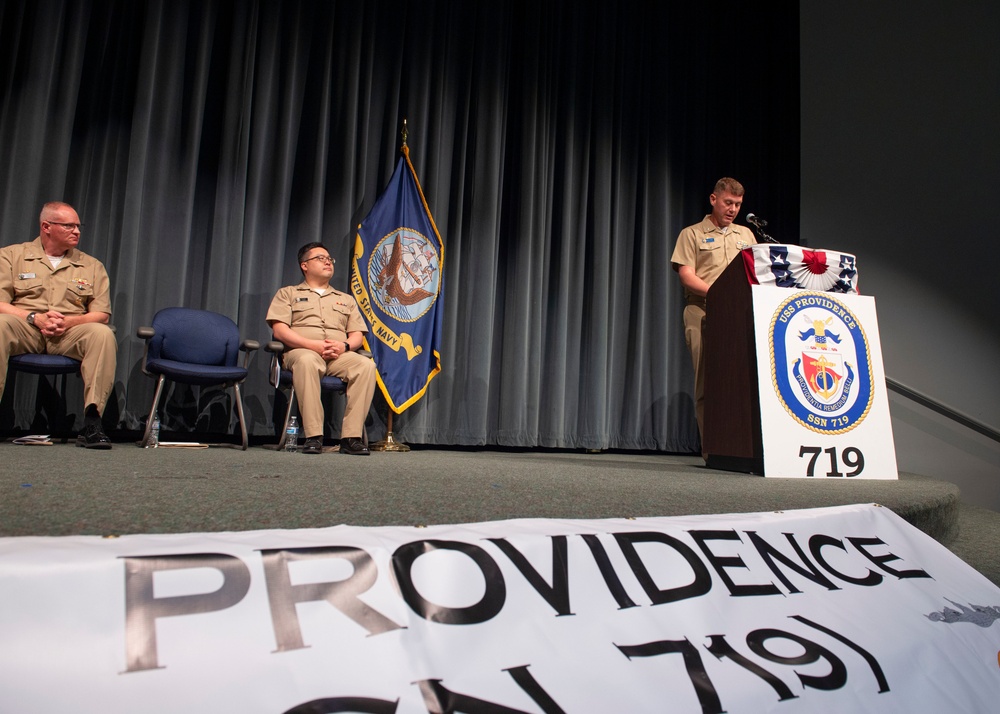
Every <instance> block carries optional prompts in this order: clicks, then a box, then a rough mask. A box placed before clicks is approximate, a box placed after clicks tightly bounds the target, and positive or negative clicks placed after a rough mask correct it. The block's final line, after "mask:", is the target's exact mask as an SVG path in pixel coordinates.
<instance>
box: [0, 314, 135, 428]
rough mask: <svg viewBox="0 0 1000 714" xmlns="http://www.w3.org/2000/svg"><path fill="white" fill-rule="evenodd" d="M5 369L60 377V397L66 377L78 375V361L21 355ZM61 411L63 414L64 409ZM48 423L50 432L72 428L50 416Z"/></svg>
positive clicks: (69, 358)
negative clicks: (58, 422) (57, 422)
mask: <svg viewBox="0 0 1000 714" xmlns="http://www.w3.org/2000/svg"><path fill="white" fill-rule="evenodd" d="M111 330H112V332H113V331H114V330H115V327H114V325H111ZM7 368H8V369H12V370H14V371H15V372H24V373H26V374H37V375H39V376H43V377H61V378H62V379H60V380H59V382H60V383H61V386H60V387H58V389H57V391H58V392H59V394H60V395H65V393H66V377H67V376H68V375H70V374H80V360H78V359H73V358H72V357H67V356H65V355H50V354H22V355H13V356H12V357H11V358H10V359H9V360H8V362H7ZM63 399H65V397H63ZM63 411H64V412H65V411H66V409H65V408H64V409H63ZM63 416H65V414H63ZM48 421H49V430H50V431H58V430H61V429H64V430H65V431H67V432H68V431H69V430H70V429H71V428H72V426H73V425H72V424H69V423H67V424H66V425H65V426H63V425H60V424H54V423H53V421H54V420H53V417H52V415H49V418H48Z"/></svg>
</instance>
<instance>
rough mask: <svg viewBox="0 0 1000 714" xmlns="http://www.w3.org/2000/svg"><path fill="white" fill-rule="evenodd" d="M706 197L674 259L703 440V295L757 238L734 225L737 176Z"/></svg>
mask: <svg viewBox="0 0 1000 714" xmlns="http://www.w3.org/2000/svg"><path fill="white" fill-rule="evenodd" d="M708 202H709V203H710V204H712V212H711V213H710V214H708V215H707V216H705V218H704V219H702V221H701V223H696V224H695V225H693V226H688V227H687V228H685V229H684V230H682V231H681V233H680V235H679V236H677V244H676V245H675V246H674V254H673V255H672V256H671V258H670V263H671V265H673V267H674V270H676V271H677V274H678V275H679V276H680V279H681V284H682V285H683V286H684V301H685V305H684V341H685V342H687V346H688V349H689V350H690V351H691V360H692V362H694V406H695V416H696V418H697V419H698V435H699V436H700V437H701V438H702V440H704V438H705V433H704V426H705V424H704V418H705V370H704V366H705V358H704V354H703V353H702V346H701V335H702V332H703V331H704V329H705V295H706V293H708V289H709V288H710V287H711V286H712V283H714V282H715V281H716V279H717V278H718V277H719V276H720V275H722V272H723V271H724V270H725V269H726V267H727V266H728V265H729V263H730V262H731V261H732V260H733V258H735V257H736V256H737V255H738V254H739V252H740V251H741V250H743V249H744V248H746V247H748V246H751V245H754V244H755V243H756V242H757V241H756V240H754V237H753V232H752V231H751V230H750V229H749V228H746V227H744V226H737V225H733V221H734V220H735V219H736V216H737V215H739V212H740V207H741V206H742V205H743V186H742V184H740V182H739V181H737V180H736V179H731V178H721V179H719V180H718V181H716V182H715V189H714V190H713V191H712V194H711V195H710V196H709V197H708ZM703 450H704V449H703ZM703 455H704V454H703Z"/></svg>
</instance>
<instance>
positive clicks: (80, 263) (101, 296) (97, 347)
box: [0, 201, 118, 449]
mask: <svg viewBox="0 0 1000 714" xmlns="http://www.w3.org/2000/svg"><path fill="white" fill-rule="evenodd" d="M39 223H40V232H39V235H38V237H37V238H35V240H33V241H30V242H28V243H20V244H17V245H9V246H6V247H5V248H0V395H2V394H3V388H4V382H5V380H6V378H7V362H8V360H9V359H10V357H11V356H12V355H19V354H28V353H34V354H42V353H48V354H53V355H65V356H67V357H72V358H73V359H78V360H80V362H81V364H80V375H81V376H82V377H83V388H84V406H85V411H84V425H83V431H81V432H80V435H79V436H78V437H77V442H76V443H77V446H83V447H86V448H88V449H110V448H111V440H110V439H108V437H107V436H106V435H105V434H104V429H103V428H102V427H101V413H102V412H103V411H104V406H105V403H106V402H107V401H108V395H110V394H111V388H112V386H114V380H115V367H116V365H117V353H118V344H117V342H116V341H115V335H114V332H113V331H112V330H111V328H110V327H108V321H109V320H110V319H111V286H110V281H109V280H108V273H107V271H106V270H105V269H104V265H103V264H102V263H101V261H99V260H97V259H96V258H93V257H91V256H89V255H87V254H86V253H84V252H83V251H81V250H80V249H79V248H77V244H78V243H79V242H80V228H81V226H82V224H81V223H80V217H79V216H78V215H77V213H76V211H75V210H74V209H73V207H72V206H70V205H69V204H66V203H62V202H60V201H55V202H51V203H46V204H45V205H44V206H43V207H42V213H41V216H40V217H39Z"/></svg>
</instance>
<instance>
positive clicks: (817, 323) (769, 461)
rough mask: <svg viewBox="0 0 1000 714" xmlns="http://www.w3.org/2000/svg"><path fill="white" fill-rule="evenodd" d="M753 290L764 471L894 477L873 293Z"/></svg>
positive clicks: (800, 475)
mask: <svg viewBox="0 0 1000 714" xmlns="http://www.w3.org/2000/svg"><path fill="white" fill-rule="evenodd" d="M751 296H752V302H753V319H754V333H755V337H756V339H755V345H756V351H757V385H758V389H759V395H760V425H761V443H762V447H763V452H764V453H763V457H764V475H765V476H776V477H782V478H864V479H896V478H898V477H899V476H898V472H897V469H896V451H895V446H894V443H893V438H892V423H891V420H890V415H889V400H888V396H887V394H886V386H885V369H884V367H883V364H882V349H881V346H880V342H879V335H878V319H877V317H876V313H875V300H874V298H872V297H870V296H866V295H857V294H833V293H829V292H810V291H791V290H787V289H780V288H775V287H770V286H760V285H754V286H752V288H751Z"/></svg>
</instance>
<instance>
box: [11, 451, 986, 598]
mask: <svg viewBox="0 0 1000 714" xmlns="http://www.w3.org/2000/svg"><path fill="white" fill-rule="evenodd" d="M0 464H2V475H0V492H2V493H3V498H2V499H0V536H26V535H42V536H60V535H123V534H129V533H196V532H214V531H244V530H258V529H272V528H313V527H326V526H332V525H338V524H348V525H355V526H382V525H430V524H439V523H473V522H480V521H492V520H503V519H510V518H587V519H599V518H620V517H651V516H677V515H690V514H703V513H704V514H709V513H749V512H765V511H775V510H790V509H798V508H813V507H820V506H835V505H845V504H850V503H879V504H881V505H883V506H886V507H889V508H892V509H893V510H894V511H895V512H897V513H898V514H899V515H900V516H902V517H903V518H905V519H906V520H908V521H909V522H911V523H913V524H914V525H916V526H917V527H919V528H921V529H922V530H924V531H925V532H927V533H929V534H930V535H932V536H934V537H935V538H937V539H938V540H939V541H941V542H942V543H944V544H945V545H946V546H948V547H949V548H951V550H952V551H953V552H954V553H956V554H957V555H958V556H959V557H961V558H962V559H963V560H965V561H966V562H967V563H969V564H970V565H972V567H974V568H976V569H977V570H979V572H981V573H982V574H983V575H985V576H986V577H987V578H989V579H990V580H992V581H993V582H994V583H996V584H998V585H1000V557H998V555H997V545H998V544H1000V513H998V512H996V511H992V510H988V509H983V508H975V507H973V506H971V505H966V504H962V503H961V501H960V494H959V491H958V488H957V487H956V486H954V485H953V484H951V483H948V482H944V481H938V480H934V479H929V478H926V477H922V476H917V475H914V474H905V473H904V474H901V475H900V479H899V480H898V481H874V480H850V479H822V480H814V479H772V478H762V477H759V476H751V475H748V474H740V473H731V472H725V471H715V470H711V469H707V468H705V467H704V466H703V465H702V461H701V459H700V458H698V457H693V456H677V455H669V454H650V453H643V454H636V453H614V452H608V453H600V454H589V453H581V452H559V451H487V450H483V451H474V450H454V449H433V448H420V449H416V448H415V449H414V450H413V451H410V452H408V453H384V452H383V453H379V452H375V453H373V454H372V455H371V456H368V457H352V456H346V455H343V454H339V453H336V452H332V453H324V454H322V455H319V456H306V455H303V454H287V453H283V452H276V451H273V450H269V449H266V448H261V447H254V448H251V449H249V450H247V451H245V452H244V451H240V450H239V449H232V448H218V447H213V448H205V449H189V448H159V449H140V448H137V447H136V446H135V445H133V444H131V443H124V444H123V443H118V444H115V447H114V449H112V450H111V451H91V450H86V449H80V448H76V447H75V445H74V444H73V443H72V442H71V443H68V444H59V443H57V444H54V445H52V446H19V445H15V444H12V443H10V442H9V441H8V442H4V443H0Z"/></svg>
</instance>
